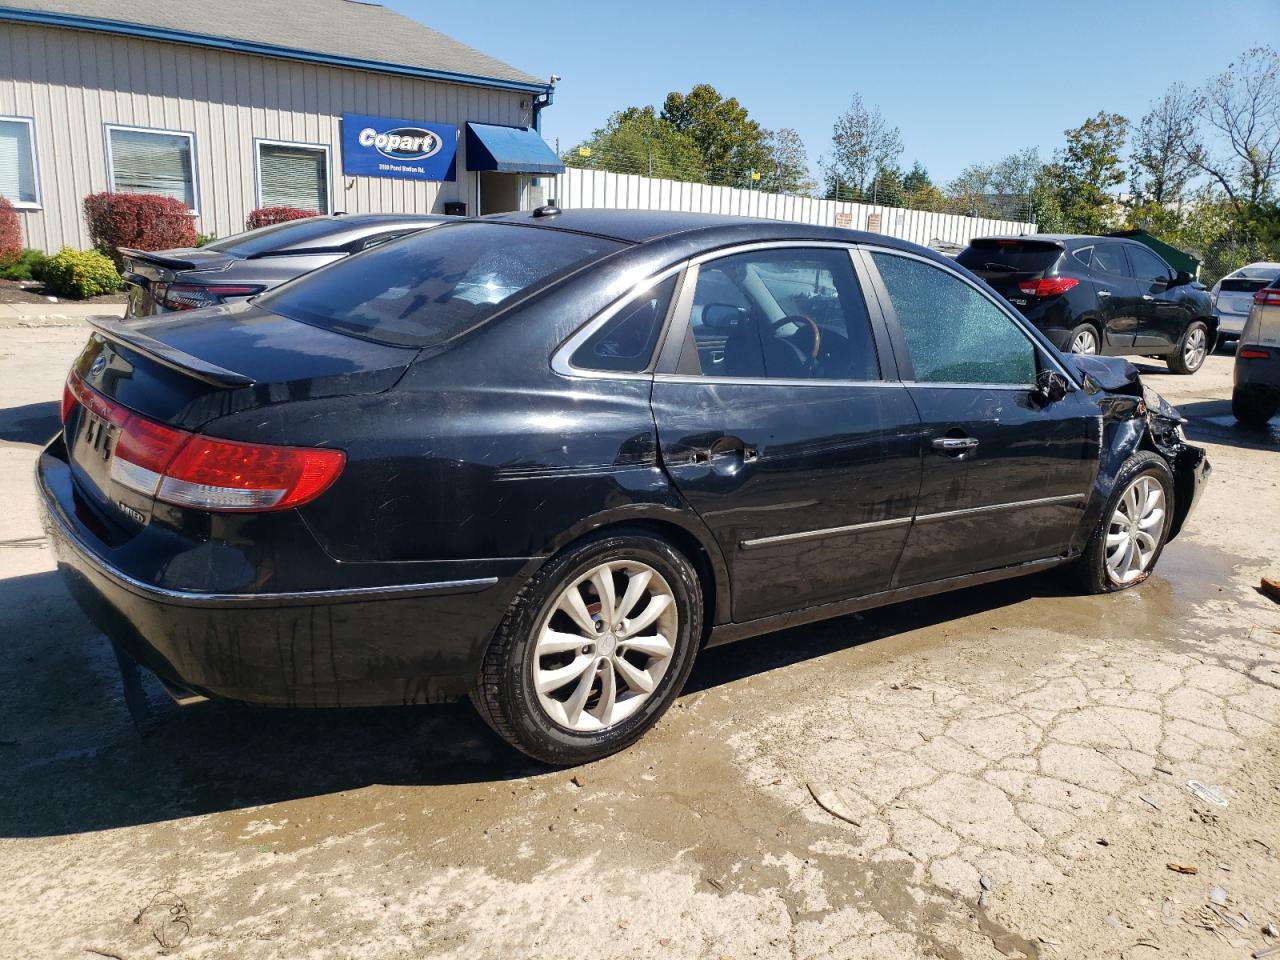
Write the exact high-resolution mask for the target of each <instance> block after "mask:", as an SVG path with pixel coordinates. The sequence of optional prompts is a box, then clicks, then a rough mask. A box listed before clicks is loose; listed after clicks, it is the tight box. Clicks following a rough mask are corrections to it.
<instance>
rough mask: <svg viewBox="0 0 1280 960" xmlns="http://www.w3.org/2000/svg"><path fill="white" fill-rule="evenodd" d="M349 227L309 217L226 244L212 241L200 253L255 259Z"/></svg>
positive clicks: (246, 234)
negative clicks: (214, 252)
mask: <svg viewBox="0 0 1280 960" xmlns="http://www.w3.org/2000/svg"><path fill="white" fill-rule="evenodd" d="M350 226H351V225H350V224H349V223H343V222H342V221H340V220H333V219H330V218H329V217H308V218H307V219H305V220H291V221H289V222H288V223H273V224H272V225H271V226H269V227H259V228H258V229H257V230H250V231H249V232H248V233H237V234H236V235H235V236H234V237H227V238H226V239H225V240H215V241H214V242H213V243H210V244H206V245H205V246H204V248H203V249H205V250H217V251H219V252H221V253H229V254H230V255H231V256H233V257H256V256H259V255H260V254H264V253H272V252H274V251H276V250H284V249H288V248H289V247H295V246H297V245H299V244H305V243H314V242H315V241H316V240H319V239H322V238H324V237H327V236H329V235H330V234H333V233H340V232H342V231H343V230H346V229H348V228H349V227H350Z"/></svg>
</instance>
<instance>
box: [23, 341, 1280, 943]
mask: <svg viewBox="0 0 1280 960" xmlns="http://www.w3.org/2000/svg"><path fill="white" fill-rule="evenodd" d="M83 339H84V331H83V329H82V328H76V327H64V328H51V327H22V328H18V329H7V330H5V331H4V337H3V339H2V340H0V492H2V494H3V502H4V503H5V504H6V506H7V507H8V509H6V510H5V511H4V512H3V515H0V541H3V543H2V544H0V625H3V628H4V635H5V638H6V643H7V644H8V647H9V656H8V657H6V658H5V661H4V663H3V664H0V876H3V877H5V879H6V882H5V883H4V884H3V886H0V957H4V958H8V957H14V958H18V957H23V958H25V957H92V956H94V955H95V954H94V952H95V951H96V952H97V953H98V954H100V955H105V956H118V957H121V958H135V957H150V956H157V955H160V954H162V953H164V952H165V951H166V950H167V951H168V953H169V954H170V955H173V956H183V957H201V958H204V957H236V958H276V957H279V958H296V957H361V958H383V957H409V956H413V957H420V956H446V957H451V956H456V957H463V956H466V957H468V958H473V957H504V958H505V957H511V956H544V955H551V954H555V955H557V956H562V957H567V958H573V957H584V958H585V957H640V956H643V957H650V956H658V957H673V958H684V957H690V958H691V957H710V958H721V957H734V958H739V960H740V958H745V957H775V956H776V957H791V958H817V957H835V958H899V957H915V956H937V957H944V958H1000V957H1006V956H1008V957H1016V956H1020V955H1021V956H1026V957H1041V958H1053V957H1084V956H1087V957H1146V956H1152V957H1154V956H1159V957H1162V958H1168V957H1188V958H1191V957H1194V958H1202V957H1224V958H1227V957H1241V958H1243V957H1248V956H1250V953H1251V952H1252V951H1254V950H1257V949H1259V948H1261V947H1263V946H1264V945H1265V944H1267V943H1269V942H1280V941H1278V940H1277V938H1275V937H1268V936H1266V935H1264V933H1263V932H1262V928H1263V927H1264V926H1265V925H1266V924H1268V923H1273V924H1280V751H1278V750H1277V744H1278V743H1280V740H1278V739H1277V730H1278V728H1280V606H1278V605H1276V604H1274V603H1272V602H1271V601H1269V600H1267V599H1265V598H1263V597H1262V596H1260V595H1259V594H1258V592H1257V591H1256V589H1255V587H1256V585H1257V583H1258V578H1259V575H1260V574H1261V573H1262V572H1264V571H1266V570H1268V569H1270V570H1272V571H1273V572H1274V571H1276V563H1277V561H1276V559H1275V558H1276V556H1277V552H1278V550H1277V548H1278V547H1280V470H1278V469H1277V466H1278V465H1280V458H1278V457H1277V454H1278V453H1280V427H1278V426H1277V425H1276V424H1274V423H1273V424H1272V428H1271V429H1270V430H1269V431H1265V432H1260V433H1259V432H1247V431H1243V430H1241V429H1239V428H1237V427H1235V426H1234V425H1233V424H1232V421H1231V419H1230V414H1229V407H1228V404H1227V403H1226V401H1225V399H1224V398H1225V397H1227V396H1228V395H1229V384H1230V360H1229V358H1227V357H1223V356H1214V357H1211V358H1210V360H1209V362H1208V364H1207V366H1206V367H1205V369H1204V370H1202V371H1201V372H1200V373H1198V374H1197V375H1195V376H1193V377H1175V376H1172V375H1169V374H1167V373H1166V372H1164V369H1163V367H1162V366H1158V365H1154V364H1151V365H1148V366H1147V367H1144V375H1145V376H1146V377H1147V379H1148V382H1150V383H1151V384H1152V385H1153V386H1155V387H1156V389H1158V390H1160V391H1161V392H1163V393H1165V394H1166V396H1168V397H1169V398H1170V399H1171V400H1172V401H1173V402H1174V403H1176V404H1179V405H1181V406H1182V407H1183V409H1184V413H1186V414H1187V415H1188V416H1189V417H1190V418H1191V422H1190V424H1189V425H1188V432H1189V434H1190V435H1191V437H1192V438H1193V439H1194V440H1196V441H1197V442H1201V443H1205V444H1206V445H1208V446H1209V448H1210V453H1211V457H1212V460H1213V463H1214V468H1215V470H1214V475H1213V478H1212V480H1211V483H1210V485H1209V488H1208V491H1207V492H1206V494H1205V498H1204V501H1203V503H1202V504H1201V506H1200V508H1199V511H1198V513H1197V514H1196V516H1195V517H1194V518H1193V520H1192V522H1191V525H1190V527H1189V528H1188V530H1187V531H1186V532H1185V533H1184V535H1183V537H1182V538H1180V539H1179V540H1177V541H1175V542H1174V543H1173V544H1172V545H1170V546H1169V548H1168V549H1167V550H1166V552H1165V555H1164V557H1163V559H1162V561H1161V564H1160V567H1159V568H1158V570H1157V573H1156V575H1155V576H1153V578H1152V579H1151V580H1150V581H1149V582H1148V583H1146V584H1144V585H1143V586H1142V587H1140V588H1138V589H1136V590H1133V591H1129V592H1126V593H1123V594H1118V595H1113V596H1109V597H1081V596H1078V595H1076V593H1075V592H1074V589H1073V587H1072V585H1071V583H1070V581H1068V580H1066V579H1065V578H1064V577H1062V576H1061V575H1059V574H1054V573H1050V574H1046V575H1042V576H1037V577H1032V578H1027V579H1024V580H1021V581H1013V582H1010V583H1005V584H996V585H992V586H989V587H982V588H976V589H973V590H968V591H963V592H959V593H953V594H949V595H945V596H941V597H935V598H931V599H929V600H925V601H921V602H917V603H913V604H907V605H901V606H898V607H893V608H887V609H883V610H876V611H870V612H868V613H865V614H861V615H858V616H853V617H847V618H844V619H841V620H836V621H831V622H828V623H824V624H818V625H815V626H811V627H806V628H803V629H798V630H792V631H787V632H785V633H780V634H776V635H774V636H770V637H762V638H759V639H756V640H751V641H747V642H744V643H741V644H737V645H734V646H730V647H724V648H719V649H716V650H713V651H709V652H708V653H707V654H706V655H704V656H703V657H702V658H701V661H700V663H699V665H698V666H697V668H696V669H695V672H694V676H693V678H692V681H691V683H690V688H689V690H688V691H687V692H686V693H685V695H684V696H682V697H681V699H680V700H679V701H678V704H677V706H676V708H675V709H673V710H672V711H671V713H670V714H669V715H668V717H667V718H666V719H664V720H663V722H662V723H661V724H659V726H658V727H657V728H656V729H655V730H654V731H653V732H652V733H651V734H650V735H649V736H648V737H646V738H645V739H644V740H643V741H642V742H641V743H640V744H638V745H637V746H636V747H635V748H633V749H632V750H630V751H628V752H626V753H624V754H622V755H620V756H617V757H613V758H610V759H607V760H604V761H601V762H599V763H596V764H593V765H591V766H589V767H585V768H582V769H579V770H576V771H562V772H547V771H545V770H543V769H540V768H538V767H536V766H533V765H530V764H529V763H527V762H525V761H524V760H522V759H521V758H519V757H517V756H515V755H513V754H512V753H510V752H509V751H507V750H506V749H505V748H504V747H503V746H501V745H500V744H499V743H498V742H496V741H495V740H494V739H493V738H492V737H491V736H490V735H489V734H488V732H487V731H486V729H485V728H484V727H483V725H482V724H481V723H480V722H479V720H478V719H477V718H476V717H475V716H474V714H473V712H472V711H471V710H470V708H469V707H468V706H467V705H466V704H459V705H451V706H446V707H438V708H418V709H402V710H383V711H333V712H317V713H308V712H288V711H255V710H247V709H243V708H238V707H235V706H233V705H223V704H205V705H201V706H199V707H195V708H190V709H188V710H185V711H178V710H177V709H176V708H168V709H162V718H161V721H160V722H159V724H158V725H157V726H156V727H155V728H154V729H153V730H152V731H151V732H150V733H149V734H148V736H147V738H146V739H145V740H141V739H139V737H138V736H137V735H136V734H135V732H134V731H133V729H132V727H131V726H130V724H129V721H128V717H127V713H126V711H125V709H124V705H123V702H122V699H121V696H120V692H119V685H118V680H117V678H116V676H115V672H114V665H113V662H112V659H111V656H110V653H109V650H108V648H107V646H106V644H105V642H104V641H103V640H102V638H101V637H100V636H98V635H97V634H96V633H95V631H94V630H93V628H92V627H90V626H89V624H87V623H86V622H85V621H84V620H83V618H82V617H81V616H80V614H79V613H78V611H77V610H76V609H75V607H74V605H73V604H72V603H71V601H70V600H69V598H68V597H67V595H66V593H65V591H64V590H63V588H62V586H61V584H60V582H59V581H58V579H57V577H56V574H54V573H53V572H52V570H53V563H52V560H51V557H50V555H49V553H48V551H47V549H46V548H45V546H44V545H43V543H42V542H41V541H40V540H39V534H40V531H39V529H38V527H37V525H36V521H35V517H34V512H33V497H32V493H31V490H30V480H29V471H30V468H31V464H32V461H33V459H34V455H35V451H36V449H37V444H38V442H39V441H40V439H41V438H42V437H43V436H44V435H45V434H47V433H48V432H49V431H50V430H51V429H52V428H53V426H54V425H55V424H56V419H57V397H58V393H59V390H60V384H61V379H62V376H63V373H64V371H65V369H66V366H67V364H68V363H69V362H70V359H71V357H72V356H73V354H74V353H75V351H76V349H77V348H78V346H79V344H80V343H81V342H82V341H83ZM153 694H155V699H156V702H157V703H159V702H160V696H159V694H158V693H155V692H154V691H153ZM1188 781H1198V782H1200V783H1202V784H1205V785H1209V786H1217V787H1219V788H1220V789H1221V790H1222V793H1223V794H1224V796H1225V798H1226V800H1227V806H1226V807H1221V806H1218V805H1216V804H1214V803H1212V802H1208V801H1206V800H1203V799H1200V798H1198V797H1196V796H1194V795H1193V794H1192V792H1191V791H1190V790H1188V788H1187V786H1186V784H1187V782H1188ZM815 796H816V797H819V798H821V799H822V800H823V803H822V804H819V803H818V802H817V801H816V800H815ZM832 811H835V812H834V813H833V812H832ZM1170 865H1174V866H1177V867H1180V868H1183V869H1185V870H1191V869H1194V870H1195V871H1196V872H1195V873H1180V872H1175V871H1174V870H1172V869H1170ZM1215 888H1217V889H1216V890H1215ZM1217 901H1221V902H1217ZM149 905H150V906H149ZM165 944H168V945H169V946H168V947H167V948H166V946H164V945H165Z"/></svg>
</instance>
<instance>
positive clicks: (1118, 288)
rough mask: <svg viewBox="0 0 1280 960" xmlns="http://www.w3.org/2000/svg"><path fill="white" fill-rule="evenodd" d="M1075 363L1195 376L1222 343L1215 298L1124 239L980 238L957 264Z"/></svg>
mask: <svg viewBox="0 0 1280 960" xmlns="http://www.w3.org/2000/svg"><path fill="white" fill-rule="evenodd" d="M956 260H957V262H958V263H960V264H961V265H962V266H965V267H968V268H969V269H970V270H971V271H973V272H974V273H975V274H977V275H978V276H979V277H981V278H982V279H983V280H985V281H987V283H988V284H990V285H991V286H992V287H993V288H994V289H995V290H996V291H997V292H998V293H999V294H1001V296H1003V297H1004V298H1005V299H1006V300H1008V301H1009V302H1010V303H1012V304H1013V305H1014V306H1015V307H1017V308H1018V310H1019V311H1021V312H1022V314H1023V315H1024V316H1025V317H1026V318H1027V319H1028V320H1030V321H1031V322H1032V323H1034V324H1035V325H1036V326H1037V327H1039V328H1040V329H1041V330H1043V331H1044V333H1045V336H1047V337H1048V338H1049V339H1050V340H1051V341H1053V344H1054V346H1056V347H1057V348H1058V349H1059V350H1062V351H1070V352H1072V353H1104V354H1135V355H1138V356H1145V357H1155V358H1157V359H1161V360H1164V361H1165V362H1167V363H1168V364H1169V369H1170V370H1172V371H1173V372H1174V373H1195V372H1196V371H1197V370H1199V369H1200V367H1201V365H1202V364H1203V363H1204V358H1205V356H1207V355H1208V353H1209V351H1210V350H1211V349H1212V347H1213V343H1214V340H1215V339H1216V337H1217V321H1216V320H1215V319H1214V316H1213V304H1212V302H1211V301H1210V297H1209V292H1208V291H1207V290H1205V289H1204V287H1203V286H1202V285H1201V284H1199V283H1196V282H1195V281H1194V279H1193V278H1192V276H1191V275H1190V274H1189V273H1185V272H1179V271H1176V270H1174V269H1173V268H1172V267H1170V266H1169V265H1168V264H1167V263H1165V262H1164V260H1162V259H1161V258H1160V257H1159V256H1157V255H1156V253H1155V252H1154V251H1152V250H1151V249H1150V248H1149V247H1145V246H1143V245H1142V244H1140V243H1138V242H1136V241H1134V240H1123V239H1120V238H1117V237H1080V236H1055V235H1049V234H1037V235H1036V236H1030V237H1027V236H1024V237H980V238H978V239H976V240H973V241H971V242H970V244H969V246H967V247H966V248H965V249H964V250H963V251H962V252H961V253H960V256H959V257H957V258H956Z"/></svg>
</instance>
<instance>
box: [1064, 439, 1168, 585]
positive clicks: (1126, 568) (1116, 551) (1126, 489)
mask: <svg viewBox="0 0 1280 960" xmlns="http://www.w3.org/2000/svg"><path fill="white" fill-rule="evenodd" d="M1173 496H1174V494H1173V472H1172V471H1171V470H1170V469H1169V465H1168V464H1167V463H1166V462H1165V461H1164V459H1163V458H1162V457H1160V456H1159V455H1157V454H1154V453H1151V452H1150V451H1146V450H1143V451H1140V452H1138V453H1135V454H1134V455H1133V456H1132V457H1130V458H1129V459H1128V460H1127V461H1125V464H1124V466H1123V467H1121V468H1120V473H1119V475H1118V476H1117V477H1116V482H1115V487H1114V488H1113V489H1112V491H1111V496H1110V497H1109V498H1108V500H1107V506H1106V509H1105V510H1104V511H1103V513H1102V519H1101V520H1099V521H1098V525H1097V527H1095V528H1094V531H1093V535H1092V536H1091V537H1090V538H1089V543H1088V544H1087V545H1086V546H1085V549H1084V554H1083V555H1082V556H1081V557H1080V559H1079V560H1078V561H1077V572H1078V573H1079V575H1080V579H1081V581H1082V582H1083V584H1084V588H1085V590H1087V591H1088V592H1089V593H1113V592H1115V591H1117V590H1125V589H1127V588H1129V587H1133V586H1137V585H1138V584H1139V583H1142V581H1144V580H1146V579H1147V577H1148V576H1150V575H1151V570H1152V568H1153V567H1155V565H1156V561H1157V560H1158V559H1159V558H1160V552H1161V551H1162V550H1163V549H1164V544H1165V540H1166V539H1167V538H1168V536H1169V527H1170V524H1171V523H1172V521H1173V506H1174V501H1173Z"/></svg>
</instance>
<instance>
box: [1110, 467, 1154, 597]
mask: <svg viewBox="0 0 1280 960" xmlns="http://www.w3.org/2000/svg"><path fill="white" fill-rule="evenodd" d="M1164 513H1165V500H1164V487H1162V486H1161V485H1160V481H1158V480H1156V478H1155V477H1152V476H1150V475H1146V476H1141V477H1138V479H1136V480H1134V481H1133V482H1132V483H1131V484H1129V486H1128V487H1126V488H1125V491H1124V493H1123V494H1122V495H1121V497H1120V500H1119V502H1118V503H1117V504H1116V508H1115V510H1114V511H1113V512H1112V514H1111V522H1110V523H1109V524H1108V525H1107V546H1106V564H1107V575H1108V576H1109V577H1110V578H1111V581H1112V582H1113V583H1116V584H1119V585H1124V584H1128V583H1134V582H1135V581H1137V580H1139V579H1141V578H1142V577H1143V576H1145V575H1146V573H1147V571H1148V569H1149V568H1150V566H1151V561H1152V560H1153V559H1154V558H1155V555H1156V550H1157V549H1159V547H1160V539H1161V537H1162V536H1163V535H1164Z"/></svg>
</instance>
